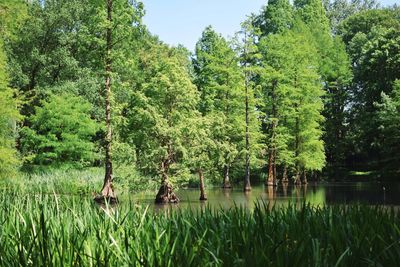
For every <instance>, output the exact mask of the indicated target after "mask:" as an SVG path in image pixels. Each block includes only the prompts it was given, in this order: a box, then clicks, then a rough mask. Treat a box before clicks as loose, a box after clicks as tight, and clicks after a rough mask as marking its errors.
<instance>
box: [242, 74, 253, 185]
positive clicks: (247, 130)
mask: <svg viewBox="0 0 400 267" xmlns="http://www.w3.org/2000/svg"><path fill="white" fill-rule="evenodd" d="M245 75H246V77H245V90H246V174H245V177H244V184H243V190H244V191H251V185H250V142H249V92H248V91H249V90H248V81H247V79H248V77H247V72H246V73H245Z"/></svg>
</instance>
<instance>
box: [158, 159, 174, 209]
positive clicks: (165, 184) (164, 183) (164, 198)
mask: <svg viewBox="0 0 400 267" xmlns="http://www.w3.org/2000/svg"><path fill="white" fill-rule="evenodd" d="M168 169H169V157H168V158H167V159H165V160H163V161H161V186H160V189H159V190H158V193H157V195H156V199H155V203H158V204H166V203H178V202H179V198H178V197H177V196H176V195H175V193H174V192H173V188H172V185H171V184H170V183H169V179H168Z"/></svg>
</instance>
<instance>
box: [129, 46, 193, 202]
mask: <svg viewBox="0 0 400 267" xmlns="http://www.w3.org/2000/svg"><path fill="white" fill-rule="evenodd" d="M140 61H141V63H140V64H141V65H142V66H145V67H144V68H143V70H144V72H145V73H144V76H145V77H144V83H143V84H142V86H141V87H140V89H139V90H137V91H136V92H134V94H133V95H132V97H131V99H130V104H129V107H128V108H127V110H126V118H127V124H126V126H127V127H128V129H129V131H130V133H129V140H130V142H131V143H132V144H133V145H134V146H135V148H136V151H137V158H138V159H139V160H140V161H139V168H140V169H142V170H143V171H146V172H147V173H150V174H156V175H159V176H160V177H161V187H160V190H159V193H158V194H157V197H156V202H175V201H176V200H177V199H176V197H175V195H174V194H172V193H173V192H171V190H172V184H171V182H172V181H171V178H174V176H176V175H179V172H182V171H183V170H184V167H185V166H184V164H183V162H182V161H183V158H185V154H187V142H186V140H185V138H184V136H185V131H186V129H187V127H188V126H189V125H190V122H191V119H192V118H195V117H197V116H198V113H197V105H198V99H199V96H198V92H197V90H196V88H195V86H194V85H193V83H192V81H191V77H190V76H189V70H188V68H187V66H189V64H188V62H187V57H186V55H185V54H182V52H181V51H180V50H179V49H176V48H168V47H166V46H165V45H162V44H159V43H155V44H153V45H152V46H151V48H150V49H146V51H143V52H142V54H141V59H140Z"/></svg>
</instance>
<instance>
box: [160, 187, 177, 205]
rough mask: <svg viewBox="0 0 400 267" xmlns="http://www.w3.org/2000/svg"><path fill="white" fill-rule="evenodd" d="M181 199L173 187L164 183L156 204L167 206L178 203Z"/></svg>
mask: <svg viewBox="0 0 400 267" xmlns="http://www.w3.org/2000/svg"><path fill="white" fill-rule="evenodd" d="M178 202H179V198H178V197H177V196H176V195H175V193H174V192H173V191H172V185H171V184H169V183H167V182H164V183H163V184H162V185H161V186H160V189H159V190H158V193H157V196H156V199H155V203H156V204H167V203H178Z"/></svg>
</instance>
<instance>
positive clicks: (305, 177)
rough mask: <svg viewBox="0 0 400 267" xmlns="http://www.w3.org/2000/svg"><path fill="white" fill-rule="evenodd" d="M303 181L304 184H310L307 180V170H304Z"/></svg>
mask: <svg viewBox="0 0 400 267" xmlns="http://www.w3.org/2000/svg"><path fill="white" fill-rule="evenodd" d="M302 183H303V184H308V181H307V172H306V171H304V172H303V181H302Z"/></svg>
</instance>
